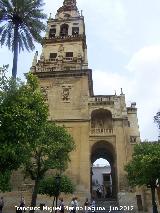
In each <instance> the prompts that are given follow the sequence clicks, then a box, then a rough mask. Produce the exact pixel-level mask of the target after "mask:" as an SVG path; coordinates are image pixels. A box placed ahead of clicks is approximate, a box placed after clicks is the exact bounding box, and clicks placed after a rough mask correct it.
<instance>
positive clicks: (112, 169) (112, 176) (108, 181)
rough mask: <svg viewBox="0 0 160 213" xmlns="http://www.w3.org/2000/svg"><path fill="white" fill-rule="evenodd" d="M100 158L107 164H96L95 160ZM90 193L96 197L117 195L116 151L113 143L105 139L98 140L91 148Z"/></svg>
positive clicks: (109, 197)
mask: <svg viewBox="0 0 160 213" xmlns="http://www.w3.org/2000/svg"><path fill="white" fill-rule="evenodd" d="M100 158H101V159H103V162H104V160H106V161H107V162H108V164H106V165H102V166H101V165H100V164H99V165H98V166H96V165H95V162H96V160H97V159H100ZM102 164H103V163H102ZM96 180H97V181H96ZM99 190H100V193H101V195H100V194H99V192H98V191H99ZM91 195H92V196H94V197H96V198H97V199H98V198H104V199H112V198H116V197H117V171H116V153H115V149H114V147H113V145H112V144H111V143H109V142H107V141H98V142H97V143H95V144H94V145H93V147H92V149H91Z"/></svg>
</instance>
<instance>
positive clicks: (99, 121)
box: [91, 109, 113, 129]
mask: <svg viewBox="0 0 160 213" xmlns="http://www.w3.org/2000/svg"><path fill="white" fill-rule="evenodd" d="M91 128H96V129H112V128H113V124H112V113H111V112H110V111H109V110H106V109H97V110H94V111H93V112H92V113H91Z"/></svg>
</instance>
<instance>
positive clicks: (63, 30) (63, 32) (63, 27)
mask: <svg viewBox="0 0 160 213" xmlns="http://www.w3.org/2000/svg"><path fill="white" fill-rule="evenodd" d="M68 28H69V26H68V24H62V25H61V31H60V36H68Z"/></svg>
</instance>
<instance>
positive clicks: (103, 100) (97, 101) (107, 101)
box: [89, 95, 116, 106]
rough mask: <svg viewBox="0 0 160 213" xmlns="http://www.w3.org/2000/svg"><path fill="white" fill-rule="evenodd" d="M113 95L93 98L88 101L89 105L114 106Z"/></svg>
mask: <svg viewBox="0 0 160 213" xmlns="http://www.w3.org/2000/svg"><path fill="white" fill-rule="evenodd" d="M115 97H116V96H115V95H108V96H107V95H105V96H103V95H102V96H94V97H91V98H90V99H89V105H91V106H92V105H114V102H115Z"/></svg>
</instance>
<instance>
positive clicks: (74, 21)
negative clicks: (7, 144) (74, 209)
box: [31, 0, 140, 197]
mask: <svg viewBox="0 0 160 213" xmlns="http://www.w3.org/2000/svg"><path fill="white" fill-rule="evenodd" d="M37 57H38V56H37V53H36V55H35V57H34V60H33V63H32V67H31V71H32V72H33V73H34V74H35V75H37V76H38V78H39V80H40V85H41V88H42V91H43V93H44V96H45V99H46V101H47V103H48V105H49V120H50V121H55V122H56V123H57V124H59V125H64V126H65V127H66V128H67V129H68V131H69V132H70V133H71V134H72V136H73V138H74V140H75V143H76V151H74V152H73V153H71V163H70V166H69V169H68V170H67V174H68V175H69V176H71V177H72V179H73V180H74V182H75V183H76V185H77V192H80V193H83V194H84V196H90V193H91V165H92V163H93V162H94V161H95V160H96V159H97V158H100V157H103V158H105V159H107V160H108V161H109V162H110V164H111V169H112V178H113V196H114V197H117V194H118V193H119V192H121V191H127V190H128V186H127V181H126V177H125V176H126V174H125V172H124V165H125V164H126V163H127V162H128V161H129V160H130V158H131V153H132V150H133V146H134V144H136V143H139V142H140V133H139V128H138V120H137V109H136V104H135V103H132V104H131V106H130V107H126V102H125V95H124V94H123V92H122V91H121V94H120V95H119V96H118V95H116V94H115V95H98V96H95V95H94V92H93V82H92V70H91V69H89V68H88V60H87V43H86V34H85V23H84V17H83V15H82V14H80V13H79V11H78V9H77V6H76V1H75V0H70V1H69V0H68V1H67V0H65V1H64V3H63V6H62V7H61V8H60V9H58V11H57V14H56V16H55V18H54V19H53V18H51V17H50V18H49V20H48V29H47V32H46V36H45V38H44V39H43V49H42V54H41V56H40V59H39V60H38V59H37ZM106 83H107V79H106Z"/></svg>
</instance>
